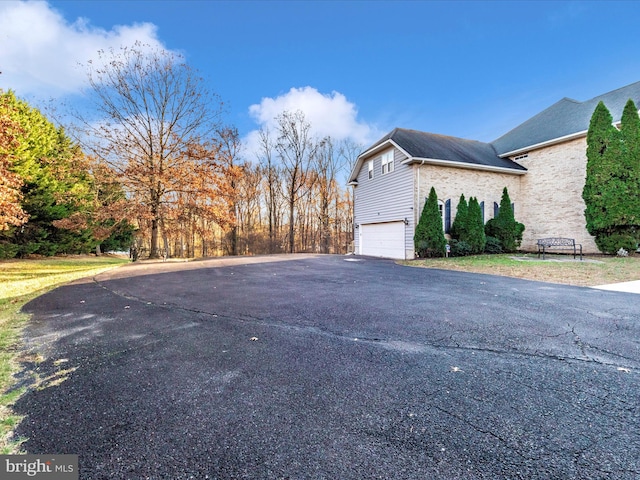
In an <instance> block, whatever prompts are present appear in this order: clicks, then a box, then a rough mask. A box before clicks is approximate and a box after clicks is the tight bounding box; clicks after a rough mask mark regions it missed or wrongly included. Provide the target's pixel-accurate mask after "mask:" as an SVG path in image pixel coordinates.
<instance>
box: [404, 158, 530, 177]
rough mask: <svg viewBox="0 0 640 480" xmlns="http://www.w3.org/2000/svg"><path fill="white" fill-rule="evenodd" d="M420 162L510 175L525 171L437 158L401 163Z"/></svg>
mask: <svg viewBox="0 0 640 480" xmlns="http://www.w3.org/2000/svg"><path fill="white" fill-rule="evenodd" d="M416 162H420V165H425V164H427V165H441V166H444V167H452V168H466V169H469V170H483V171H485V172H496V173H509V174H511V175H524V174H525V173H527V170H514V169H513V168H505V167H492V166H491V165H478V164H476V163H465V162H454V161H452V160H439V159H437V158H416V157H411V158H408V159H406V160H404V161H403V162H401V163H402V164H403V165H409V164H411V163H416Z"/></svg>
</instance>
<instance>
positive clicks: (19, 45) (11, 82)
mask: <svg viewBox="0 0 640 480" xmlns="http://www.w3.org/2000/svg"><path fill="white" fill-rule="evenodd" d="M136 41H139V42H141V43H143V44H149V45H150V46H152V47H161V46H162V45H161V43H160V41H159V40H158V38H157V32H156V27H155V25H153V24H150V23H141V24H135V25H119V26H115V27H113V28H112V29H111V30H104V29H102V28H97V27H92V26H91V25H90V24H89V22H88V21H87V20H86V19H83V18H78V19H77V20H76V21H75V22H73V23H69V22H68V21H67V20H65V18H64V17H63V16H62V15H61V14H60V13H59V12H58V11H56V10H55V9H54V8H52V7H51V6H50V5H49V4H48V3H47V2H40V1H29V2H18V1H0V45H1V48H0V71H1V72H2V75H0V88H3V89H5V90H7V89H12V90H14V91H15V92H16V93H17V94H18V95H20V96H31V95H33V96H36V97H40V98H44V97H50V96H57V95H64V94H69V93H75V92H78V91H79V90H80V89H81V88H82V87H83V86H84V85H85V82H86V80H87V74H86V70H84V69H83V68H82V67H81V66H80V64H86V63H87V61H88V60H90V59H93V60H95V59H96V57H97V52H98V50H101V49H103V50H108V49H110V48H113V49H118V48H120V47H121V46H125V45H133V44H134V43H135V42H136Z"/></svg>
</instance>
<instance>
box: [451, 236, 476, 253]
mask: <svg viewBox="0 0 640 480" xmlns="http://www.w3.org/2000/svg"><path fill="white" fill-rule="evenodd" d="M449 245H450V246H451V256H452V257H466V256H468V255H471V254H473V249H472V248H471V245H469V244H468V243H467V242H465V241H464V240H456V239H451V240H450V241H449Z"/></svg>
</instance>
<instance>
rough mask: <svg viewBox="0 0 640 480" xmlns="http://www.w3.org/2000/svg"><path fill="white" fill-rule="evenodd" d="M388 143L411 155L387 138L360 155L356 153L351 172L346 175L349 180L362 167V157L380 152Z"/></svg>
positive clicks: (353, 177)
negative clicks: (356, 156)
mask: <svg viewBox="0 0 640 480" xmlns="http://www.w3.org/2000/svg"><path fill="white" fill-rule="evenodd" d="M389 145H392V146H393V147H395V148H397V149H398V150H399V151H400V152H401V153H402V154H403V155H404V156H405V157H411V155H409V153H407V151H406V150H404V149H403V148H401V147H400V146H399V145H398V144H397V143H396V142H394V141H393V140H391V139H390V138H389V139H387V140H385V141H384V142H382V143H381V144H380V145H376V146H375V147H373V148H370V149H369V150H366V151H364V152H362V153H361V154H360V155H358V158H357V159H356V164H355V165H354V166H353V170H351V173H350V174H349V177H348V178H349V181H350V182H352V181H354V180H356V179H357V178H358V173H359V172H360V169H361V168H362V165H363V164H364V159H365V158H366V157H369V156H370V155H373V154H375V153H378V152H380V151H381V150H384V149H386V148H388V147H389ZM394 158H395V155H394Z"/></svg>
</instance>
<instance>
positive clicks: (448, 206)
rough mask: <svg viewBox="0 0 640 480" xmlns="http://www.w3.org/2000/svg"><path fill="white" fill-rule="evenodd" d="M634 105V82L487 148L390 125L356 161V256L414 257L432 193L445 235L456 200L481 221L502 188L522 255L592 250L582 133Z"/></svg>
mask: <svg viewBox="0 0 640 480" xmlns="http://www.w3.org/2000/svg"><path fill="white" fill-rule="evenodd" d="M629 99H631V100H633V101H634V102H635V103H636V105H638V104H640V82H637V83H633V84H631V85H628V86H626V87H623V88H620V89H617V90H614V91H612V92H609V93H606V94H604V95H599V96H597V97H595V98H592V99H590V100H587V101H584V102H579V101H577V100H572V99H570V98H563V99H562V100H560V101H559V102H557V103H555V104H554V105H552V106H550V107H549V108H547V109H546V110H544V111H542V112H540V113H539V114H538V115H536V116H534V117H532V118H531V119H529V120H527V121H526V122H524V123H522V124H521V125H519V126H517V127H516V128H514V129H513V130H511V131H509V132H508V133H506V134H505V135H503V136H501V137H500V138H498V139H497V140H494V141H493V142H490V143H484V142H479V141H475V140H467V139H463V138H457V137H450V136H446V135H438V134H434V133H427V132H420V131H416V130H407V129H401V128H396V129H394V130H393V131H391V132H390V133H389V134H387V135H385V136H384V137H383V138H381V139H380V140H379V141H377V142H376V143H374V144H373V145H371V146H370V147H369V148H367V149H366V150H365V151H364V152H363V153H361V154H360V156H359V157H358V159H357V161H356V164H355V166H354V168H353V170H352V172H351V174H350V176H349V184H350V185H352V186H353V189H354V223H355V225H354V227H355V228H354V232H355V235H354V236H355V238H354V241H355V242H354V243H355V253H357V254H361V255H372V256H380V257H389V258H398V259H411V258H414V255H415V247H414V244H413V234H414V231H415V226H416V224H417V222H418V220H419V218H420V213H421V212H422V208H423V206H424V202H425V201H426V198H427V196H428V194H429V190H430V189H431V187H434V188H435V189H436V192H437V194H438V199H439V203H440V207H441V213H442V219H443V226H444V229H445V232H447V231H448V229H449V227H450V225H451V223H452V221H453V218H454V216H455V211H456V207H457V203H458V200H459V198H460V195H461V194H464V195H465V197H466V198H467V199H468V198H469V197H472V196H473V197H476V198H477V199H478V201H479V202H480V204H481V207H482V209H483V215H484V220H485V222H486V221H487V220H489V219H490V218H492V217H493V216H494V214H495V212H496V211H497V206H498V204H499V202H500V197H501V195H502V190H503V188H504V187H507V189H508V190H509V196H510V197H511V200H512V202H513V203H514V212H515V216H516V220H518V221H519V222H522V223H524V225H525V227H526V230H525V232H524V237H523V242H522V249H523V250H535V248H536V241H537V239H539V238H543V237H570V238H575V240H576V242H577V243H581V244H582V245H583V248H584V251H585V252H586V253H596V252H598V249H597V247H596V244H595V242H594V239H593V237H592V236H591V235H589V233H588V232H587V230H586V227H585V218H584V209H585V204H584V201H583V200H582V188H583V186H584V181H585V177H586V163H587V156H586V151H587V142H586V136H587V130H588V128H589V122H590V120H591V115H592V114H593V111H594V110H595V107H596V105H597V104H598V102H600V101H602V102H604V104H605V105H606V106H607V108H608V109H609V111H610V112H611V115H612V116H613V119H614V123H616V124H619V122H620V118H621V116H622V111H623V109H624V105H625V104H626V102H627V101H628V100H629Z"/></svg>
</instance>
